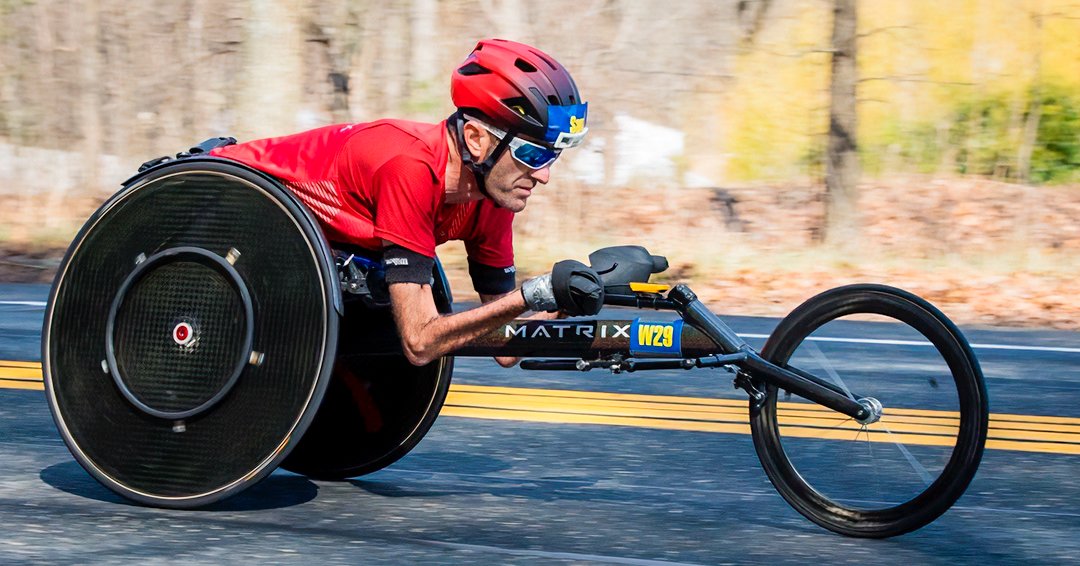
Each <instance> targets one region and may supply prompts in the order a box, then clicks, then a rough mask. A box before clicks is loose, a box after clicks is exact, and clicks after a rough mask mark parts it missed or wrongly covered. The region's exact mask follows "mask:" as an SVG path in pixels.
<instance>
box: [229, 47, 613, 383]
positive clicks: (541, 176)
mask: <svg viewBox="0 0 1080 566" xmlns="http://www.w3.org/2000/svg"><path fill="white" fill-rule="evenodd" d="M450 96H451V98H452V99H453V102H454V105H455V106H456V107H457V111H456V112H455V113H454V114H453V115H451V116H450V118H448V119H447V120H445V121H443V122H441V123H438V124H422V123H416V122H407V121H403V120H379V121H376V122H369V123H362V124H344V125H341V124H339V125H334V126H326V127H323V128H317V129H315V130H311V131H308V132H303V133H300V134H296V135H291V136H285V137H279V138H271V139H264V140H258V141H253V142H248V143H244V144H240V145H233V146H228V147H223V148H219V149H216V150H214V151H213V152H211V154H212V155H215V156H218V157H224V158H228V159H233V160H236V161H239V162H241V163H244V164H246V165H249V166H251V167H254V168H256V169H259V170H261V171H264V172H266V173H268V174H270V175H273V176H274V177H276V178H278V179H280V180H281V181H282V182H283V183H284V184H285V186H286V187H288V188H289V189H290V190H292V191H293V192H294V193H296V195H297V196H298V197H299V198H300V199H301V200H302V201H303V202H304V203H305V204H306V205H307V206H308V208H310V209H311V211H312V212H313V213H314V214H315V216H316V217H317V218H318V220H319V221H320V224H321V225H322V227H323V230H324V232H325V234H326V236H327V239H328V240H330V242H332V243H335V242H337V243H345V244H349V245H355V246H359V247H362V248H365V249H368V250H373V251H381V252H382V256H383V262H384V264H385V266H386V281H387V283H388V284H389V292H390V303H391V309H392V311H393V315H394V320H395V321H396V323H397V327H398V332H399V334H400V335H401V343H402V346H403V349H404V352H405V356H406V357H407V358H408V360H409V361H410V362H411V363H413V364H415V365H424V364H428V363H430V362H432V361H434V360H436V359H438V358H440V357H442V356H444V355H446V354H448V353H450V352H452V351H453V350H455V349H457V348H460V347H461V346H464V345H465V344H467V343H468V342H469V341H471V340H473V339H474V338H476V337H478V336H481V335H483V334H486V333H487V332H489V331H491V330H493V329H495V328H498V327H499V326H501V325H503V324H505V323H507V322H509V321H511V320H513V319H514V318H517V317H518V316H521V315H522V314H524V313H525V312H527V311H529V310H532V311H537V312H544V313H554V312H559V313H563V314H566V315H570V316H576V315H592V314H596V313H597V312H599V310H600V307H601V306H602V303H603V287H602V285H603V284H602V282H601V281H600V277H599V276H598V275H597V274H596V272H595V271H593V270H592V269H590V268H588V267H586V266H585V265H583V264H581V263H579V262H576V261H561V262H559V263H556V264H555V266H554V267H553V268H552V272H551V273H549V274H547V275H544V276H542V277H537V278H534V279H530V280H528V281H526V282H525V283H524V285H522V287H521V288H520V290H518V289H516V281H515V277H514V252H513V245H512V242H513V235H512V232H511V224H512V222H513V215H514V214H515V213H517V212H521V211H522V210H523V209H524V208H525V204H526V201H527V200H528V198H529V196H530V195H531V194H532V191H533V189H535V188H536V185H537V183H539V184H546V183H547V182H548V179H549V178H550V176H551V165H552V164H553V163H554V162H555V160H556V159H558V157H559V154H560V153H561V152H562V150H564V149H567V148H570V147H574V146H576V145H578V144H580V143H581V140H582V138H583V137H584V136H585V133H586V131H587V130H588V128H586V127H585V119H586V112H587V105H586V104H585V103H584V102H582V100H581V96H580V95H579V94H578V90H577V86H576V85H575V84H574V80H573V79H572V78H571V77H570V74H569V73H568V72H567V71H566V69H564V68H563V67H562V65H560V64H559V63H558V62H556V61H555V60H554V59H552V58H551V57H550V56H549V55H547V54H545V53H543V52H542V51H540V50H538V49H536V48H533V47H530V46H528V45H524V44H521V43H515V42H512V41H506V40H500V39H490V40H484V41H481V42H480V43H478V44H477V45H476V48H475V49H474V50H473V52H472V53H471V54H470V55H469V56H468V58H467V59H466V60H465V62H464V63H463V64H462V65H461V66H459V67H458V68H457V70H456V71H455V72H454V74H453V77H452V79H451V83H450ZM455 239H457V240H464V242H465V249H466V250H467V252H468V259H469V275H470V276H471V278H472V280H473V286H474V288H475V289H476V291H477V292H478V293H479V294H480V298H481V301H482V303H483V305H482V306H480V307H478V308H476V309H472V310H469V311H465V312H461V313H456V314H452V315H440V314H439V312H438V311H437V310H436V307H435V300H434V298H433V296H432V290H431V285H430V283H431V276H432V269H433V267H434V258H435V246H437V245H439V244H441V243H443V242H446V241H447V240H455ZM540 316H548V317H550V316H555V315H550V314H549V315H540ZM498 361H499V363H500V364H503V365H507V366H509V365H512V364H513V363H515V360H514V359H512V358H502V359H499V360H498Z"/></svg>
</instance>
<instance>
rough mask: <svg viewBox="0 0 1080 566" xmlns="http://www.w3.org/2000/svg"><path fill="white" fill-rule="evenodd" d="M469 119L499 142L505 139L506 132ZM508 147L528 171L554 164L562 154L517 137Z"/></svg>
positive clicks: (560, 151)
mask: <svg viewBox="0 0 1080 566" xmlns="http://www.w3.org/2000/svg"><path fill="white" fill-rule="evenodd" d="M469 119H470V120H472V121H473V122H476V123H477V124H480V127H482V128H484V129H485V130H487V131H488V133H490V134H491V135H493V136H495V137H496V138H499V139H500V140H501V139H503V138H504V137H506V132H504V131H502V130H500V129H498V128H496V127H494V126H489V125H488V124H485V123H484V122H482V121H480V120H477V119H476V118H472V117H469ZM508 145H509V147H510V155H512V156H513V157H514V159H515V160H516V161H517V162H518V163H521V164H522V165H524V166H526V167H528V168H529V169H543V168H544V167H547V166H549V165H551V164H552V163H555V160H556V159H558V158H559V154H561V153H562V150H558V149H551V148H549V147H545V146H542V145H540V144H536V143H533V142H530V141H525V140H523V139H521V138H519V137H517V136H515V137H513V138H511V139H510V143H509V144H508Z"/></svg>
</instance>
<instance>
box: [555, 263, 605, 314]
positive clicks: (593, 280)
mask: <svg viewBox="0 0 1080 566" xmlns="http://www.w3.org/2000/svg"><path fill="white" fill-rule="evenodd" d="M551 290H552V291H553V293H554V294H555V302H556V303H557V304H558V305H559V310H560V311H562V312H564V313H566V314H568V315H570V316H591V315H594V314H596V313H598V312H600V308H601V307H603V306H604V282H603V281H601V279H600V276H599V275H597V273H596V272H595V271H593V270H592V268H591V267H589V266H587V265H585V264H584V263H581V262H580V261H575V260H572V259H567V260H563V261H560V262H559V263H556V264H555V267H552V268H551Z"/></svg>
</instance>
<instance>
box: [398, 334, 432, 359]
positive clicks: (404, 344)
mask: <svg viewBox="0 0 1080 566" xmlns="http://www.w3.org/2000/svg"><path fill="white" fill-rule="evenodd" d="M401 349H402V351H403V352H404V354H405V359H407V360H409V363H410V364H412V365H414V366H426V365H428V364H430V363H431V362H433V361H435V358H436V357H437V356H435V355H434V354H435V353H434V352H432V351H431V348H430V347H429V346H427V345H426V344H424V343H422V342H421V341H419V340H416V339H409V338H406V337H404V336H403V337H402V338H401Z"/></svg>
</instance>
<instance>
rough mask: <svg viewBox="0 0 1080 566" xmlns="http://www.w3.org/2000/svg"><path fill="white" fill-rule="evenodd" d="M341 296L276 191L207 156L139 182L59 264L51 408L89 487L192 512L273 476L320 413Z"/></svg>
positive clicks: (305, 226) (49, 342) (48, 346)
mask: <svg viewBox="0 0 1080 566" xmlns="http://www.w3.org/2000/svg"><path fill="white" fill-rule="evenodd" d="M340 309H341V307H340V291H339V290H338V288H337V275H336V271H335V269H334V267H333V261H332V260H331V256H330V253H329V249H328V246H327V245H326V243H325V241H324V239H323V236H322V233H321V231H320V230H319V228H318V226H317V224H316V223H315V222H314V220H313V219H312V217H311V215H310V214H309V213H308V212H307V210H306V209H305V208H304V207H303V205H301V204H300V203H299V201H297V200H296V199H295V197H293V196H292V195H291V194H290V193H289V192H288V191H286V190H285V189H283V188H282V187H281V186H280V185H278V184H277V183H276V182H275V181H273V180H272V179H269V178H268V177H265V176H264V175H262V174H260V173H258V172H255V171H253V170H250V169H247V168H246V167H243V166H240V165H238V164H235V163H232V162H228V161H224V160H219V159H212V158H205V159H192V160H184V161H180V162H174V163H171V164H168V165H165V166H161V167H158V168H156V169H153V170H151V171H150V172H148V173H147V174H144V175H142V176H140V177H137V178H136V179H134V180H133V181H131V182H129V183H128V184H127V185H126V186H125V187H124V188H123V189H122V190H121V191H120V192H119V193H117V194H116V195H115V196H114V197H113V198H111V199H110V200H109V201H108V202H106V203H105V204H104V205H103V206H102V207H101V208H100V209H99V210H98V211H97V212H96V213H95V214H94V216H93V217H91V218H90V220H89V221H88V222H87V223H86V225H85V226H84V227H83V229H82V230H81V231H80V233H79V235H78V236H77V237H76V239H75V241H74V242H73V243H72V245H71V247H70V248H69V250H68V253H67V255H66V257H65V259H64V261H63V263H62V264H61V266H60V269H59V271H58V274H57V277H56V280H55V281H54V283H53V289H52V293H51V295H50V299H49V305H48V310H47V312H46V317H45V324H44V328H43V332H42V367H43V370H44V377H45V386H46V391H47V398H48V401H49V405H50V408H51V410H52V413H53V417H54V419H55V421H56V423H57V427H58V429H59V430H60V433H61V436H62V437H63V439H64V441H65V443H66V444H67V445H68V447H69V449H70V450H71V452H72V454H73V455H74V456H75V458H76V459H77V460H78V461H79V463H80V464H82V466H83V467H84V468H86V470H87V471H88V472H90V474H91V475H93V476H94V477H95V478H96V479H98V480H99V481H100V482H101V483H102V484H104V485H105V486H107V487H108V488H110V489H112V490H114V491H116V492H117V493H119V494H121V495H123V496H125V497H128V498H131V499H134V500H136V501H138V502H140V503H144V504H149V505H156V506H162V507H196V506H200V505H205V504H207V503H210V502H213V501H217V500H219V499H222V498H224V497H227V496H229V495H231V494H234V493H236V492H238V491H240V490H242V489H244V488H246V487H248V486H250V485H252V484H254V483H255V482H257V481H259V480H260V479H261V478H263V477H264V476H266V475H267V474H269V473H270V472H271V471H273V469H274V468H275V467H276V466H277V465H278V464H279V463H280V462H281V460H282V459H283V458H284V457H285V456H286V455H287V454H288V452H289V451H290V450H291V449H292V448H293V447H294V446H295V444H296V442H297V440H298V439H299V438H300V437H301V436H302V435H303V432H304V430H305V429H306V427H307V426H308V424H309V423H310V421H311V420H312V418H313V417H314V414H315V411H316V409H317V408H318V406H319V404H320V402H321V400H322V396H323V394H324V392H325V390H326V387H327V384H328V382H329V379H330V370H331V367H332V364H333V360H334V358H335V353H336V346H337V338H338V326H339V313H340Z"/></svg>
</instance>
